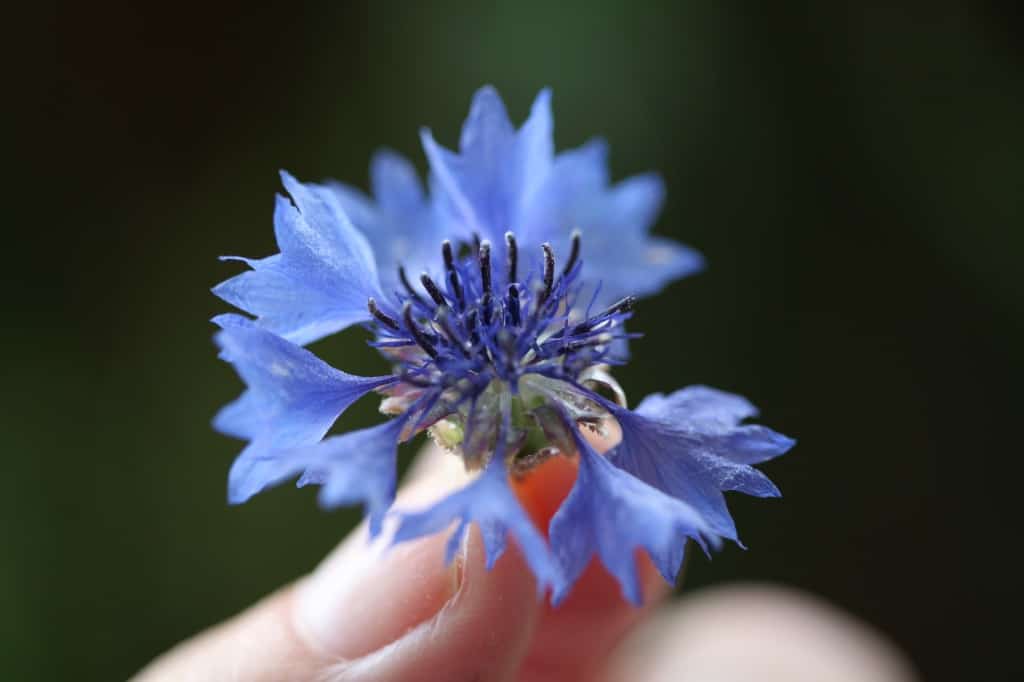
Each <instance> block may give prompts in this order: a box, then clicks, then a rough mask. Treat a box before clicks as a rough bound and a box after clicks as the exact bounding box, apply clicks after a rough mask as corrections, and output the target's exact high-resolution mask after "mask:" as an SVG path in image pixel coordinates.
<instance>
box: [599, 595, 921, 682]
mask: <svg viewBox="0 0 1024 682" xmlns="http://www.w3.org/2000/svg"><path fill="white" fill-rule="evenodd" d="M709 677H714V679H716V680H722V682H729V681H730V680H737V681H739V680H750V679H759V680H763V681H764V682H774V681H775V680H779V681H781V680H786V681H787V682H802V681H804V680H806V681H807V682H811V681H812V680H813V681H814V682H910V681H912V680H914V679H916V676H915V674H914V672H913V669H912V667H911V665H910V664H909V663H908V661H907V660H906V658H905V657H904V656H903V654H902V653H901V652H899V651H898V650H897V649H896V648H895V647H894V646H893V645H892V644H891V643H889V642H888V641H887V640H885V638H884V637H882V636H881V635H880V634H879V633H877V632H875V631H874V630H873V629H871V628H870V627H868V626H867V625H866V624H864V623H861V622H859V621H857V620H856V619H854V618H853V617H851V616H849V615H848V614H845V613H843V612H841V611H839V610H838V609H836V608H835V607H833V606H831V605H830V604H827V603H825V602H823V601H822V600H820V599H818V598H816V597H813V596H811V595H809V594H806V593H803V592H800V591H797V590H792V589H788V588H781V587H775V586H764V585H745V586H730V587H725V588H713V589H708V590H704V591H702V592H701V593H699V594H697V595H694V596H690V597H687V598H686V599H684V600H682V601H681V602H679V603H678V604H677V605H675V606H674V607H673V608H671V609H666V610H665V611H663V612H661V613H659V614H657V615H656V616H655V617H654V618H653V619H652V620H651V621H650V622H649V623H646V624H645V625H644V626H643V627H642V628H641V629H640V630H638V631H637V633H636V636H634V637H631V638H630V639H629V640H627V641H626V642H625V643H624V645H623V647H622V648H621V649H620V650H619V651H618V652H617V653H616V655H615V657H614V658H613V659H612V661H611V663H610V665H609V669H608V674H607V679H608V680H609V681H613V682H620V681H622V682H625V681H626V680H629V681H630V682H632V681H634V680H643V682H668V681H669V680H678V679H708V678H709Z"/></svg>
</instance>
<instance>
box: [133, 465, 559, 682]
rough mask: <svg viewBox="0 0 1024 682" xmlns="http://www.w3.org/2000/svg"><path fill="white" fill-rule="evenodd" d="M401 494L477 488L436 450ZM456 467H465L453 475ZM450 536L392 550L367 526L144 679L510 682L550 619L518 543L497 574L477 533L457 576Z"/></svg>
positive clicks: (423, 496)
mask: <svg viewBox="0 0 1024 682" xmlns="http://www.w3.org/2000/svg"><path fill="white" fill-rule="evenodd" d="M424 454H425V457H421V462H420V463H419V466H418V467H417V469H418V471H419V474H418V475H417V476H415V477H414V479H413V480H412V481H411V483H410V484H409V485H406V486H404V488H403V490H402V492H400V494H399V499H400V501H401V502H402V503H403V504H410V505H416V504H419V503H421V502H429V501H433V500H436V499H437V498H439V497H441V496H443V495H445V494H447V493H448V492H450V491H451V490H452V489H453V488H456V487H459V486H461V485H462V484H464V482H465V476H464V474H462V472H461V468H462V467H461V466H459V464H458V462H456V461H455V458H446V457H444V456H443V455H441V454H440V453H438V452H436V451H428V452H427V453H424ZM453 464H454V466H453ZM446 541H447V538H446V537H445V535H444V534H443V533H442V534H438V535H434V536H430V537H427V538H423V539H421V540H418V541H414V542H409V543H404V544H402V545H399V546H397V547H393V548H390V549H388V548H387V545H388V541H387V540H378V541H377V542H375V543H373V544H369V543H368V542H367V536H366V529H365V524H364V526H361V527H360V528H359V529H358V530H357V531H356V532H354V533H353V534H352V535H351V536H350V537H349V538H348V539H347V540H346V541H345V542H343V543H342V544H341V545H340V546H339V547H338V548H337V549H336V550H335V551H334V552H333V553H332V554H331V555H330V556H328V558H327V559H326V560H325V561H324V562H323V563H321V565H320V566H319V567H318V568H317V569H316V570H315V571H314V572H313V573H312V574H310V575H309V576H307V577H305V578H303V579H301V580H299V581H298V582H296V583H295V584H293V585H291V586H288V587H286V588H284V589H282V590H281V591H279V592H278V593H276V594H274V595H272V596H270V597H268V598H267V599H266V600H264V601H263V602H261V603H259V604H257V605H256V606H254V607H252V608H251V609H249V610H248V611H246V612H245V613H243V614H241V615H239V616H237V617H236V618H234V619H233V620H231V621H228V622H227V623H224V624H222V625H220V626H218V627H216V628H214V629H212V630H210V631H208V632H206V633H203V634H201V635H199V636H197V637H196V638H194V639H193V640H190V641H188V642H186V643H184V644H182V645H180V646H179V647H177V648H176V649H174V650H172V651H171V652H169V653H168V654H165V655H164V656H163V657H161V658H160V659H158V660H157V661H156V662H154V663H153V664H152V665H151V666H150V667H148V668H147V669H145V670H143V671H142V672H141V673H140V674H139V675H138V677H137V678H136V680H137V681H138V682H156V681H159V680H194V681H196V682H200V681H206V680H210V681H213V680H216V681H218V682H221V681H223V680H252V681H254V682H262V681H268V682H269V681H270V680H295V681H297V682H301V681H303V680H311V681H312V680H317V681H318V682H319V681H322V680H336V681H338V682H341V681H352V682H361V681H363V680H367V681H368V680H388V681H389V682H406V681H410V682H411V681H413V680H423V679H443V680H454V681H457V680H463V679H465V680H479V681H481V682H490V681H492V680H493V681H495V682H500V681H504V680H507V679H510V678H511V677H512V676H513V675H514V673H515V671H516V670H517V668H518V667H519V664H520V662H521V659H522V657H523V656H524V655H525V651H526V649H527V647H528V644H529V641H530V638H531V636H532V634H533V629H534V622H535V620H536V618H537V614H538V613H539V610H540V605H539V603H538V601H537V598H536V591H535V584H534V580H533V576H532V574H531V573H530V571H529V569H528V568H527V566H526V564H525V562H524V561H523V559H522V557H521V556H520V555H519V553H518V551H517V550H516V548H515V547H514V546H513V544H510V546H509V548H508V551H507V552H506V553H505V555H504V556H503V557H502V558H501V559H500V560H499V561H498V562H497V563H496V564H495V566H494V567H493V568H492V569H491V570H489V571H488V570H487V569H486V568H485V562H484V548H483V541H482V539H481V536H480V534H479V532H478V531H477V530H476V529H475V528H473V529H472V531H471V532H470V533H468V534H467V536H466V539H465V541H464V542H463V545H462V548H461V551H460V552H459V553H458V554H457V556H456V558H455V560H454V561H453V562H452V565H451V566H445V565H444V545H445V542H446Z"/></svg>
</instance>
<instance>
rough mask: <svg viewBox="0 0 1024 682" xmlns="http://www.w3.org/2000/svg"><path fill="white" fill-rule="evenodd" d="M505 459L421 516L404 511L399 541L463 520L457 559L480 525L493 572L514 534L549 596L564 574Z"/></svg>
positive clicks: (451, 551) (454, 539) (456, 538)
mask: <svg viewBox="0 0 1024 682" xmlns="http://www.w3.org/2000/svg"><path fill="white" fill-rule="evenodd" d="M507 476H508V474H507V472H506V471H505V463H504V458H503V457H499V456H497V455H495V456H494V457H493V458H492V459H491V462H490V463H489V464H488V465H487V467H486V468H485V469H484V471H483V472H482V473H481V474H480V476H479V477H477V478H476V479H475V480H474V481H473V482H471V483H469V484H468V485H467V486H466V487H464V488H463V489H461V490H459V491H456V492H454V493H452V494H451V495H449V496H448V497H446V498H444V499H443V500H441V501H439V502H437V503H436V504H434V505H433V506H432V507H429V508H427V509H424V510H422V511H419V512H401V513H399V515H398V516H399V526H398V529H397V531H396V532H395V542H402V541H405V540H411V539H413V538H418V537H422V536H424V535H431V534H433V533H437V532H438V531H441V530H444V529H445V528H447V527H448V526H449V525H450V524H451V523H452V522H453V521H455V520H458V526H457V527H456V529H455V531H454V533H453V534H452V536H451V538H450V539H449V542H448V548H447V557H446V559H447V560H448V561H451V559H452V557H453V556H454V555H455V552H456V551H457V549H458V546H459V543H460V541H461V539H462V536H463V534H464V533H465V532H466V530H467V529H468V527H469V524H470V523H472V522H476V524H477V525H478V526H480V530H481V533H482V535H483V539H484V546H485V550H486V555H487V567H488V568H490V567H491V566H493V565H494V562H495V561H497V560H498V557H500V556H501V554H502V553H503V552H504V550H505V545H506V538H507V536H508V533H509V532H511V533H512V535H513V536H515V538H516V541H517V542H518V543H519V547H520V548H521V549H522V551H523V555H524V556H525V557H526V561H527V563H528V564H529V565H530V568H531V569H532V570H533V573H534V575H535V576H536V577H537V590H538V593H539V594H544V592H545V591H546V590H547V588H548V587H551V588H552V589H554V590H556V591H558V590H561V589H563V581H562V574H561V571H560V570H559V568H558V565H557V564H556V563H555V561H554V559H553V557H552V556H551V553H550V552H549V551H548V548H547V544H546V543H545V542H544V538H543V536H542V535H541V534H540V533H539V532H538V531H537V529H536V528H535V527H534V526H533V523H532V522H531V521H530V519H529V517H528V516H527V515H526V512H525V511H523V508H522V507H521V506H520V504H519V501H518V500H517V499H516V497H515V495H514V494H513V493H512V490H511V489H510V488H509V485H508V477H507Z"/></svg>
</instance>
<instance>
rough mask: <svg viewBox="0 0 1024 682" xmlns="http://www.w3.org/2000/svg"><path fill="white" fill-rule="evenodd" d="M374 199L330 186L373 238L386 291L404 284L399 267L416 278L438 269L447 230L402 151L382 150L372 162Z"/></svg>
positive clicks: (346, 210)
mask: <svg viewBox="0 0 1024 682" xmlns="http://www.w3.org/2000/svg"><path fill="white" fill-rule="evenodd" d="M370 186H371V188H372V190H373V197H372V198H371V197H368V196H367V195H366V194H364V193H363V192H362V191H360V190H358V189H356V188H354V187H350V186H348V185H345V184H342V183H337V182H331V183H327V184H326V185H325V188H326V189H327V191H329V192H330V193H331V195H332V197H333V199H334V200H335V201H337V202H338V205H339V207H340V208H341V210H342V211H343V212H344V213H345V214H347V215H348V216H349V217H350V218H351V220H352V223H353V224H354V225H355V226H356V227H357V228H358V229H359V231H360V233H362V234H363V235H364V236H365V237H366V239H367V240H368V241H369V243H370V245H371V247H372V249H373V253H374V257H375V259H376V264H377V271H378V274H379V277H380V284H381V289H383V291H384V292H385V293H390V292H392V291H395V290H396V289H397V288H398V286H399V282H398V274H397V273H398V266H399V265H402V266H404V267H405V268H406V270H407V271H408V272H410V273H412V275H413V276H416V275H418V274H419V273H420V272H423V271H427V272H433V271H434V270H435V269H436V268H437V267H438V264H439V262H440V258H441V256H440V253H441V242H442V241H443V240H444V239H445V238H446V237H449V236H451V235H449V234H447V232H448V230H446V228H445V225H444V223H443V222H441V221H439V220H438V219H437V215H436V209H435V207H434V206H433V205H432V204H431V202H430V201H429V200H428V198H427V196H426V194H425V193H424V191H423V184H422V183H421V182H420V179H419V176H418V174H417V173H416V169H415V167H414V166H413V165H412V163H410V162H409V161H408V160H406V159H405V158H404V157H402V156H401V155H400V154H398V153H396V152H393V151H391V150H388V149H382V150H380V151H378V152H377V153H376V154H374V156H373V159H372V160H371V162H370Z"/></svg>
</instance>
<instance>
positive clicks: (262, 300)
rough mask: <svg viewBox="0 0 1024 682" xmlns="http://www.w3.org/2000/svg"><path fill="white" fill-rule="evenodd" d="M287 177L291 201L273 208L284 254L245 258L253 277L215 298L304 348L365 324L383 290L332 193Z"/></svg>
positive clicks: (227, 285)
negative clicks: (373, 299) (370, 300)
mask: <svg viewBox="0 0 1024 682" xmlns="http://www.w3.org/2000/svg"><path fill="white" fill-rule="evenodd" d="M281 176H282V180H283V181H284V185H285V187H286V189H287V190H288V192H289V193H290V194H291V197H292V201H289V200H288V199H286V198H284V197H282V196H278V197H277V199H276V203H275V207H274V231H275V234H276V236H277V244H278V248H280V250H281V253H279V254H275V255H273V256H270V257H268V258H263V259H258V260H256V259H240V260H244V261H245V262H246V263H247V264H248V265H249V266H250V267H251V268H252V270H250V271H248V272H244V273H242V274H240V275H237V276H235V277H232V278H230V279H228V280H226V281H224V282H222V283H221V284H219V285H217V286H216V287H214V289H213V292H214V293H215V294H216V295H217V296H220V297H221V298H222V299H224V300H225V301H227V302H228V303H231V304H232V305H234V306H236V307H238V308H241V309H242V310H244V311H246V312H248V313H250V314H252V315H254V316H255V317H256V318H257V323H258V324H259V325H260V326H262V327H264V328H266V329H269V330H270V331H273V332H275V333H277V334H279V335H281V336H283V337H285V338H287V339H289V340H291V341H294V342H296V343H301V344H305V343H309V342H311V341H315V340H317V339H319V338H322V337H324V336H327V335H328V334H332V333H334V332H337V331H340V330H342V329H344V328H346V327H348V326H350V325H352V324H355V323H357V322H361V321H364V320H366V319H367V318H368V316H369V314H368V312H367V310H366V301H367V299H368V298H369V297H371V296H375V297H378V298H380V297H381V294H380V286H379V283H378V277H377V267H376V263H375V261H374V258H373V252H372V251H371V249H370V245H369V243H368V242H367V241H366V239H365V237H364V236H363V235H362V234H361V233H360V232H359V231H358V230H357V229H356V228H355V227H354V226H353V225H352V223H351V222H350V221H349V219H348V217H347V216H346V215H345V213H344V212H343V211H342V210H341V208H340V203H339V202H338V201H337V200H335V199H334V197H333V194H332V193H330V192H329V191H328V190H326V189H325V188H323V187H320V186H317V185H312V184H310V185H304V184H302V183H300V182H298V181H297V180H295V179H294V178H293V177H292V176H290V175H288V174H287V173H284V172H282V174H281ZM292 202H294V204H293V203H292Z"/></svg>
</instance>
